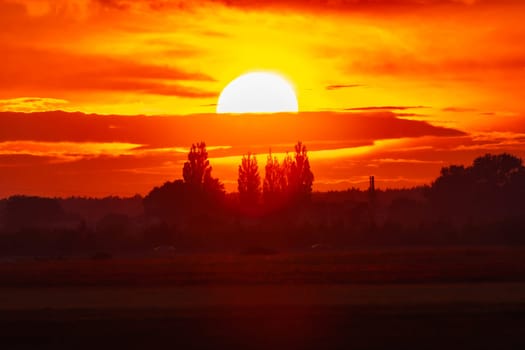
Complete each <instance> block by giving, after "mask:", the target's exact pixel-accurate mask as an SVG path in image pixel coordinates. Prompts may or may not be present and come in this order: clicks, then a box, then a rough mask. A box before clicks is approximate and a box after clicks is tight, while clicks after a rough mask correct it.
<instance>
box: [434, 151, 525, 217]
mask: <svg viewBox="0 0 525 350" xmlns="http://www.w3.org/2000/svg"><path fill="white" fill-rule="evenodd" d="M524 195H525V167H523V163H522V160H521V159H520V158H517V157H515V156H512V155H510V154H507V153H502V154H498V155H492V154H486V155H484V156H482V157H478V158H476V159H475V160H474V162H473V163H472V165H471V166H468V167H464V166H462V165H452V166H449V167H445V168H443V169H441V175H440V176H439V177H438V178H437V179H436V180H435V181H434V182H433V183H432V186H431V188H430V190H429V199H430V200H431V202H432V204H433V205H434V206H435V207H436V208H437V209H439V210H440V211H441V212H442V213H444V214H446V215H447V216H453V217H467V216H468V217H470V218H473V219H474V218H479V219H481V218H484V219H487V218H488V217H490V216H494V217H496V216H500V217H502V216H505V215H509V214H511V213H518V212H520V210H522V209H523V204H522V203H523V196H524Z"/></svg>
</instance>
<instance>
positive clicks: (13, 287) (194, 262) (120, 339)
mask: <svg viewBox="0 0 525 350" xmlns="http://www.w3.org/2000/svg"><path fill="white" fill-rule="evenodd" d="M0 284H1V287H0V343H1V345H0V347H1V348H2V349H4V348H5V349H17V348H23V349H25V348H31V349H35V348H38V349H41V348H51V349H57V348H60V349H78V348H86V349H92V348H97V347H98V348H116V349H120V348H147V349H157V348H158V349H162V348H179V349H287V350H288V349H398V348H399V349H445V348H450V349H523V348H525V336H524V334H525V250H524V249H517V248H502V247H492V248H489V247H485V248H468V249H467V248H447V249H381V250H374V249H369V250H355V251H348V252H323V253H294V254H277V255H270V256H246V255H237V254H229V255H224V254H223V255H218V254H216V255H181V256H173V257H171V258H129V257H128V258H114V259H110V260H104V261H93V260H89V259H84V258H75V259H69V260H63V261H47V262H42V261H33V259H29V260H28V259H26V260H24V259H22V260H20V261H19V262H13V260H9V261H6V262H3V263H0Z"/></svg>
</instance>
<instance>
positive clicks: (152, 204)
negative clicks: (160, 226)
mask: <svg viewBox="0 0 525 350" xmlns="http://www.w3.org/2000/svg"><path fill="white" fill-rule="evenodd" d="M189 201H190V193H189V188H188V186H187V185H186V184H185V183H184V181H182V180H175V181H173V182H169V181H168V182H166V183H165V184H164V185H162V186H161V187H155V188H154V189H153V190H151V192H150V193H148V195H147V196H146V197H144V200H143V204H144V212H145V214H146V215H148V216H152V217H159V218H161V219H164V220H167V221H172V220H174V219H177V218H179V217H180V216H181V215H183V214H184V212H185V211H186V210H187V205H188V202H189Z"/></svg>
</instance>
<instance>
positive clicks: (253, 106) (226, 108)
mask: <svg viewBox="0 0 525 350" xmlns="http://www.w3.org/2000/svg"><path fill="white" fill-rule="evenodd" d="M298 110H299V106H298V103H297V96H296V95H295V91H294V89H293V87H292V85H291V84H290V83H289V82H288V81H287V80H286V79H285V78H283V77H282V76H280V75H278V74H276V73H269V72H252V73H246V74H243V75H241V76H240V77H238V78H236V79H234V80H233V81H232V82H230V83H229V84H228V85H227V86H226V87H225V88H224V90H222V92H221V95H220V96H219V101H218V103H217V113H278V112H297V111H298Z"/></svg>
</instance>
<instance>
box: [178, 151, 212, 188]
mask: <svg viewBox="0 0 525 350" xmlns="http://www.w3.org/2000/svg"><path fill="white" fill-rule="evenodd" d="M211 170H212V167H211V165H210V161H209V160H208V152H207V151H206V144H205V143H204V142H199V143H197V144H192V145H191V148H190V152H189V153H188V161H187V162H186V163H184V168H183V169H182V176H183V178H184V182H185V183H186V184H188V185H189V186H191V187H195V188H202V186H203V185H204V183H205V182H206V181H209V180H210V179H211Z"/></svg>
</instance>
